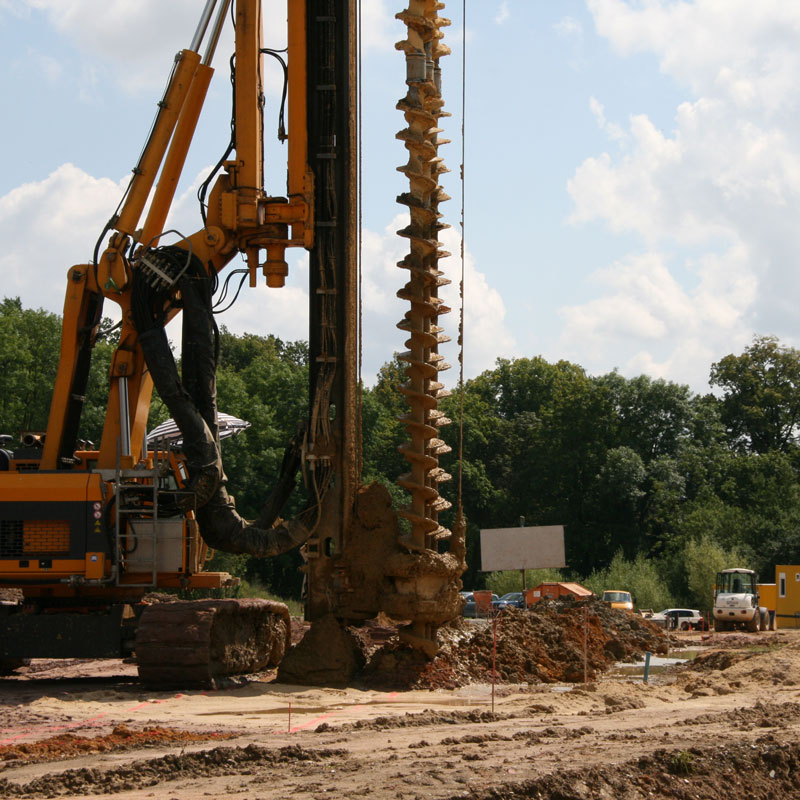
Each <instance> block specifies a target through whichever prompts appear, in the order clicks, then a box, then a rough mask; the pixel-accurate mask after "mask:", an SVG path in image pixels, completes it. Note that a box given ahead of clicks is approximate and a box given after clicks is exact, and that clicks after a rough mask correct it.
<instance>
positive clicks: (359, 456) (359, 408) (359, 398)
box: [356, 0, 364, 479]
mask: <svg viewBox="0 0 800 800" xmlns="http://www.w3.org/2000/svg"><path fill="white" fill-rule="evenodd" d="M356 13H357V14H358V19H357V21H356V31H357V36H358V64H357V69H356V92H357V99H356V114H357V117H358V119H357V123H356V124H357V133H356V136H357V137H358V142H357V147H358V168H357V169H358V177H357V180H358V193H357V197H356V205H357V208H358V253H357V255H356V260H357V264H358V278H357V284H358V301H357V302H358V323H357V325H358V389H357V394H356V426H357V427H356V434H357V440H356V472H357V474H358V476H359V479H360V478H361V475H362V473H363V471H364V431H363V415H364V380H363V376H362V368H363V364H364V304H363V298H362V292H363V284H364V281H363V273H362V269H363V249H364V248H363V245H364V235H363V221H362V217H363V211H364V199H363V198H364V190H363V175H364V169H363V148H362V144H361V143H362V136H361V118H362V113H361V110H362V102H361V98H362V92H361V84H362V75H363V72H362V67H361V52H362V47H361V0H358V8H357V12H356Z"/></svg>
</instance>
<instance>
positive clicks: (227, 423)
mask: <svg viewBox="0 0 800 800" xmlns="http://www.w3.org/2000/svg"><path fill="white" fill-rule="evenodd" d="M217 427H218V429H219V438H220V439H227V438H228V437H229V436H236V434H237V433H241V432H242V431H243V430H245V429H247V428H249V427H250V423H249V422H247V421H245V420H243V419H239V418H238V417H232V416H231V415H230V414H223V413H222V412H218V413H217ZM182 444H183V434H182V433H181V432H180V429H179V428H178V426H177V424H176V423H175V420H174V419H168V420H167V421H166V422H162V423H161V424H160V425H158V426H156V427H155V428H153V430H152V431H150V433H148V434H147V446H148V447H153V448H157V449H159V450H166V449H167V448H170V447H172V448H175V449H176V450H177V449H180V447H181V445H182Z"/></svg>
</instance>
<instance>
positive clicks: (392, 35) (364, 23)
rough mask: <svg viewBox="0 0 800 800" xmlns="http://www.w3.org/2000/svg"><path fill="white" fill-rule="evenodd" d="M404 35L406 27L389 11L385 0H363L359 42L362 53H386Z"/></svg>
mask: <svg viewBox="0 0 800 800" xmlns="http://www.w3.org/2000/svg"><path fill="white" fill-rule="evenodd" d="M398 9H399V6H398ZM405 36H406V28H405V26H404V25H403V23H402V22H400V21H399V20H397V19H395V16H394V13H393V12H390V11H389V9H388V7H387V4H386V0H363V1H362V4H361V44H362V47H363V51H362V52H363V53H365V54H367V53H369V52H370V51H375V52H376V53H387V52H391V51H392V50H393V49H394V44H395V42H399V41H400V40H401V39H404V38H405Z"/></svg>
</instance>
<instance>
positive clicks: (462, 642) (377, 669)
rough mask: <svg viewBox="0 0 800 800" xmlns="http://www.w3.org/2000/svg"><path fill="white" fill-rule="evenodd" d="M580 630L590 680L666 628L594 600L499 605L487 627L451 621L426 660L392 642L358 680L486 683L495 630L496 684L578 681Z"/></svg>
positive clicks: (444, 685) (632, 656)
mask: <svg viewBox="0 0 800 800" xmlns="http://www.w3.org/2000/svg"><path fill="white" fill-rule="evenodd" d="M585 609H588V613H587V612H586V611H585ZM495 622H496V630H495ZM584 632H585V633H586V644H587V647H586V666H587V675H586V677H587V679H588V680H589V681H591V680H593V679H594V678H595V677H596V676H597V674H598V673H600V672H603V671H604V670H606V669H608V667H610V666H611V665H612V664H614V663H615V662H617V661H635V660H641V658H642V656H643V654H644V653H645V652H646V651H648V650H649V651H651V652H654V653H664V652H666V650H667V635H666V634H665V632H664V631H663V630H662V629H661V628H659V627H657V626H656V625H654V624H653V623H651V622H648V621H647V620H645V619H642V618H641V617H638V616H635V615H633V614H630V613H628V612H625V611H617V610H615V609H612V608H611V607H610V606H608V605H607V604H605V603H602V602H600V601H597V600H590V601H587V602H573V601H558V600H557V601H553V602H547V601H542V602H539V603H537V604H536V605H535V606H534V607H533V608H531V609H528V610H526V611H521V610H517V609H514V608H509V609H505V610H504V611H502V612H501V613H500V614H499V615H498V617H497V618H496V620H494V621H491V622H490V623H489V625H488V626H487V625H481V626H475V625H471V624H470V623H465V622H463V621H457V622H456V623H455V626H454V628H453V629H451V630H449V631H448V630H447V629H444V630H443V631H442V632H441V635H442V638H443V639H444V640H445V643H444V645H443V647H442V649H441V651H440V652H439V654H438V655H437V656H436V657H435V658H434V659H433V660H432V661H427V660H426V659H425V658H424V657H422V656H421V655H420V654H419V653H416V652H415V651H410V650H409V649H408V648H406V647H404V646H402V645H401V644H400V643H399V642H398V641H396V640H395V641H390V642H388V643H387V644H386V645H384V646H383V647H382V648H381V649H380V650H378V651H377V652H376V653H375V654H374V655H373V656H372V658H371V659H370V663H369V664H368V666H367V667H366V669H365V670H364V671H363V672H362V673H361V675H359V676H358V678H359V681H360V682H364V683H366V684H368V685H371V686H376V687H378V686H390V687H392V688H394V689H398V688H424V689H453V688H457V687H459V686H465V685H467V684H469V683H473V682H488V681H491V679H492V658H493V656H492V653H493V647H494V645H493V642H494V638H495V635H496V657H495V670H496V681H497V682H498V683H561V682H582V681H583V680H584Z"/></svg>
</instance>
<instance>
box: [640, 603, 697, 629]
mask: <svg viewBox="0 0 800 800" xmlns="http://www.w3.org/2000/svg"><path fill="white" fill-rule="evenodd" d="M649 619H650V621H651V622H655V624H656V625H661V626H662V627H663V628H666V629H667V630H671V631H674V630H682V631H688V630H704V629H705V625H706V621H705V619H703V615H702V614H701V613H700V611H699V610H698V609H696V608H665V609H664V610H663V611H659V612H658V613H657V614H653V616H652V617H649Z"/></svg>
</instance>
